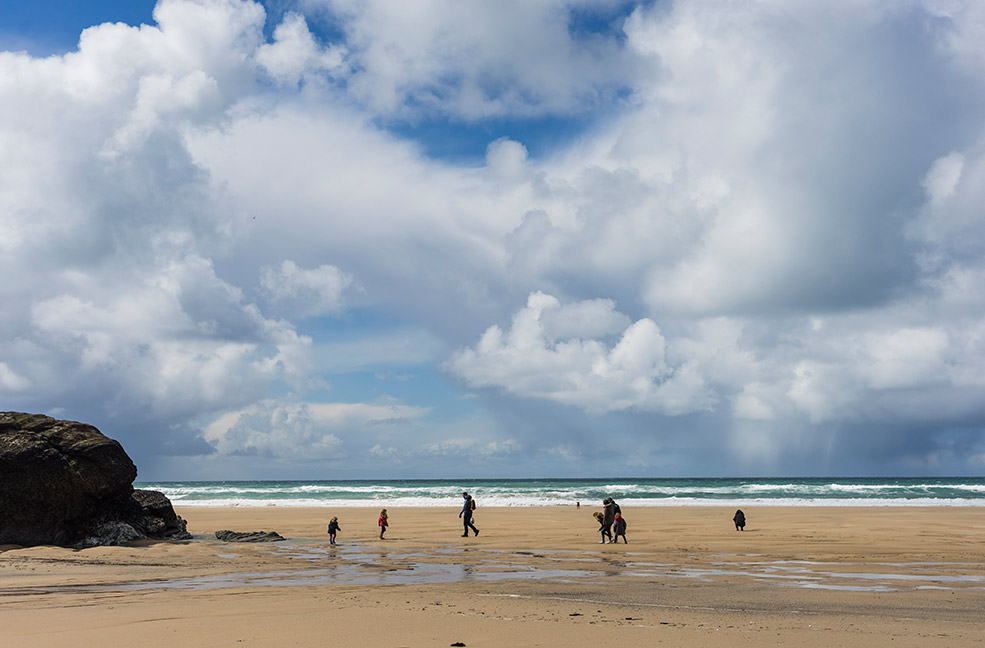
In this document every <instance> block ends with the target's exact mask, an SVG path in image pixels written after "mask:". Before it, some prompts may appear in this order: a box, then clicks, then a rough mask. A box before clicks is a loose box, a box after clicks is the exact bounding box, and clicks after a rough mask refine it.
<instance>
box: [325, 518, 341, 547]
mask: <svg viewBox="0 0 985 648" xmlns="http://www.w3.org/2000/svg"><path fill="white" fill-rule="evenodd" d="M341 530H342V527H340V526H339V519H338V518H337V517H333V518H332V521H331V522H329V523H328V541H329V543H330V544H335V534H336V533H338V532H339V531H341Z"/></svg>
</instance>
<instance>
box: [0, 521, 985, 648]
mask: <svg viewBox="0 0 985 648" xmlns="http://www.w3.org/2000/svg"><path fill="white" fill-rule="evenodd" d="M597 509H598V507H593V506H582V507H581V508H580V509H576V508H574V507H558V508H515V509H507V508H498V509H493V508H489V509H480V510H478V511H477V512H476V526H477V527H478V528H479V529H480V531H481V533H480V535H479V537H477V538H475V537H470V538H467V539H466V538H462V537H460V535H461V531H462V527H461V525H460V522H459V520H458V519H457V511H458V510H457V508H454V507H449V508H418V509H401V508H392V507H388V512H389V516H390V523H391V527H390V530H389V531H388V532H387V534H386V538H387V539H386V540H382V541H381V540H379V539H378V538H377V534H378V529H377V527H376V519H377V515H378V513H379V509H378V508H372V509H368V508H365V509H364V508H344V509H335V510H330V509H321V508H318V509H305V508H278V507H264V508H229V509H212V508H179V509H178V512H179V514H180V515H182V517H184V518H185V519H186V520H188V523H189V531H191V532H192V533H193V534H195V536H196V539H195V540H193V541H189V542H180V543H175V542H168V543H160V542H159V543H139V544H136V545H134V546H127V547H99V548H93V549H87V550H84V551H72V550H68V549H59V548H53V547H35V548H16V547H10V546H6V547H0V550H2V553H0V646H8V645H9V646H18V647H21V646H25V647H31V646H39V647H40V646H44V647H51V648H59V647H61V646H65V647H69V646H71V647H73V648H75V647H78V646H97V645H98V646H105V647H113V646H121V647H122V646H133V645H140V646H149V647H153V646H174V645H185V646H232V645H236V646H239V645H243V646H251V645H252V646H276V645H285V646H325V645H348V646H368V647H373V646H381V647H383V646H388V647H395V646H409V647H418V646H451V645H453V644H455V643H463V644H465V645H466V646H472V647H475V646H490V647H491V646H510V645H515V646H642V645H654V644H661V643H662V644H666V645H672V646H687V645H693V646H710V647H716V646H774V645H781V644H798V645H801V646H825V647H830V646H833V645H834V646H846V645H847V646H859V647H860V648H861V647H863V646H865V647H869V646H928V645H939V646H983V645H985V630H983V627H985V508H978V507H968V508H823V507H817V508H815V507H803V508H785V507H768V508H761V509H756V508H745V509H744V510H745V511H746V514H747V516H748V523H747V527H746V530H745V531H744V532H737V531H735V529H734V527H733V525H732V523H731V517H732V513H733V512H734V510H733V509H725V508H718V507H682V508H677V507H646V508H630V507H627V508H624V513H625V516H626V518H627V521H628V523H629V529H628V533H627V536H628V540H629V544H621V543H620V544H618V545H614V544H604V545H602V544H598V540H599V536H598V534H597V533H596V528H597V525H596V524H595V522H594V520H593V519H592V518H591V513H592V511H594V510H597ZM332 515H337V516H338V517H339V522H340V524H341V526H342V531H341V532H340V533H339V536H338V544H337V545H336V546H334V547H332V546H330V545H329V544H328V539H327V536H326V534H325V527H326V526H327V524H328V520H329V519H330V518H331V517H332ZM218 529H231V530H234V531H256V530H265V531H271V530H272V531H277V532H278V533H280V534H281V535H283V536H285V537H287V538H288V540H287V541H286V542H279V543H269V544H232V543H222V542H218V541H216V540H214V538H213V537H212V534H213V532H214V531H216V530H218ZM210 538H211V539H210Z"/></svg>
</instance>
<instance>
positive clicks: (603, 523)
mask: <svg viewBox="0 0 985 648" xmlns="http://www.w3.org/2000/svg"><path fill="white" fill-rule="evenodd" d="M593 515H594V516H595V519H596V520H597V521H598V523H599V532H600V533H601V534H602V539H601V540H599V544H605V543H606V542H609V543H615V542H619V538H620V537H622V541H623V543H625V544H629V540H627V539H626V520H625V519H623V517H622V509H620V508H619V505H618V504H616V501H615V500H614V499H612V498H611V497H606V498H605V499H604V500H602V510H601V511H596V512H595V513H594V514H593Z"/></svg>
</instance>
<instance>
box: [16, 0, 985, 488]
mask: <svg viewBox="0 0 985 648" xmlns="http://www.w3.org/2000/svg"><path fill="white" fill-rule="evenodd" d="M277 7H278V10H277V11H276V12H275V11H273V10H272V9H271V8H270V7H269V6H268V7H265V6H264V5H262V4H260V3H256V2H252V1H248V0H159V2H158V3H157V5H156V7H155V8H154V12H153V20H152V21H150V23H151V24H142V25H139V26H133V25H128V24H125V23H101V24H94V25H92V26H89V27H87V28H86V29H84V30H82V31H81V33H80V35H79V40H78V43H77V46H74V47H67V48H66V53H55V54H45V53H37V52H33V53H32V52H31V51H30V50H29V49H28V50H25V51H2V52H0V151H2V152H3V154H2V156H0V266H2V276H3V280H2V281H0V298H2V300H3V303H4V308H3V309H2V310H0V402H2V403H3V409H14V410H26V411H40V412H45V413H49V414H51V415H54V416H60V417H67V418H73V419H78V420H84V421H87V422H91V423H93V424H95V425H97V426H99V427H100V428H101V429H102V430H103V431H104V432H106V433H107V434H109V435H110V436H113V437H115V438H118V439H119V440H120V441H121V442H123V443H124V446H125V447H127V449H128V451H129V452H130V454H131V455H132V456H133V457H134V459H135V461H136V463H137V464H138V466H139V467H140V468H141V478H143V479H195V478H199V479H218V478H235V477H243V478H263V477H270V478H284V477H305V478H312V477H325V478H331V477H339V478H341V477H349V478H358V477H373V478H379V477H414V476H420V477H469V476H482V475H486V476H528V475H554V476H563V475H581V476H584V475H607V474H608V475H630V474H645V475H653V476H663V475H668V476H670V475H760V474H774V475H784V474H805V475H832V474H900V475H902V474H950V473H960V474H968V473H971V474H980V473H982V471H983V470H985V212H983V209H985V208H983V205H985V117H983V115H985V39H983V38H981V31H982V27H981V26H982V24H983V22H985V6H983V5H982V4H981V3H976V2H961V1H960V0H953V1H950V2H944V1H940V0H907V1H903V2H895V3H885V2H875V1H867V0H845V1H844V2H841V1H838V2H831V1H830V0H804V1H803V2H797V3H793V4H791V3H789V2H785V1H783V2H781V1H775V2H774V1H766V2H758V3H738V4H737V3H731V2H714V1H712V2H708V1H702V2H694V1H691V0H674V1H673V2H659V3H650V2H640V3H632V2H624V1H622V0H608V1H603V0H599V1H598V2H586V1H585V0H544V2H535V3H533V2H512V1H510V2H497V3H487V2H481V1H479V0H467V1H464V2H463V1H461V0H458V1H454V2H452V1H451V0H431V1H429V2H415V3H402V4H394V3H391V2H383V1H381V0H359V1H358V2H356V1H351V0H296V1H295V2H291V3H286V4H285V3H278V4H277ZM285 7H286V10H284V9H285ZM3 42H5V41H4V40H3V39H0V43H3ZM452 145H454V146H457V147H458V148H457V149H455V152H453V153H448V151H450V150H451V149H450V148H449V146H452Z"/></svg>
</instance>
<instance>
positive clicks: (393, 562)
mask: <svg viewBox="0 0 985 648" xmlns="http://www.w3.org/2000/svg"><path fill="white" fill-rule="evenodd" d="M263 549H264V550H266V551H269V552H271V553H274V554H278V555H281V556H286V557H288V558H290V559H292V560H301V561H307V562H310V563H313V564H317V567H314V566H313V567H312V568H311V569H296V570H280V571H268V572H257V573H234V574H221V575H212V576H195V577H189V578H172V579H163V580H147V581H132V582H122V583H106V584H93V585H73V586H53V587H25V588H17V590H16V591H12V590H7V591H5V592H4V594H8V595H9V594H17V593H20V594H48V593H55V592H83V593H99V592H125V591H141V590H205V589H218V588H230V587H303V586H319V585H415V584H429V583H457V582H469V581H475V582H489V581H504V580H530V579H561V580H567V581H571V580H576V579H583V578H597V577H599V576H602V575H603V574H611V575H619V576H629V577H639V578H647V579H655V580H700V581H708V582H713V581H715V580H716V579H721V578H735V577H741V578H751V579H753V580H756V581H759V582H763V583H774V584H776V585H777V586H783V587H800V588H808V589H826V590H841V591H858V592H892V591H900V590H902V589H907V590H915V589H954V588H955V587H959V588H962V589H974V590H985V574H983V572H982V569H981V565H974V564H967V563H954V564H950V563H914V564H912V565H907V564H897V563H892V564H890V563H886V564H874V565H860V564H846V563H842V564H839V565H834V564H831V563H820V562H815V561H806V560H780V561H762V560H733V561H722V560H716V561H714V562H710V563H707V564H705V565H700V566H692V565H688V564H680V563H658V562H650V561H647V560H646V558H650V557H651V555H650V554H644V553H639V552H632V553H629V552H627V553H625V554H622V555H620V556H619V557H618V559H617V558H616V557H614V556H608V555H603V556H600V555H599V554H598V553H596V552H588V551H583V552H579V551H571V550H564V551H549V550H548V551H536V552H530V551H505V550H494V549H491V550H485V551H481V550H468V549H455V548H438V549H435V550H434V551H432V552H421V551H416V552H415V551H409V552H406V553H404V552H399V551H397V552H395V551H392V550H391V551H379V550H369V551H367V550H366V549H365V548H363V547H360V546H359V545H358V544H346V545H341V546H340V545H335V546H331V545H311V544H303V543H295V542H288V543H278V544H277V545H269V546H265V547H263ZM466 552H468V553H469V554H470V555H473V556H475V558H478V560H475V558H473V559H471V560H470V564H462V563H461V562H429V561H427V560H422V559H427V558H429V557H438V556H440V557H442V558H443V559H447V558H449V557H454V556H456V555H457V556H461V555H464V554H465V553H466ZM473 552H474V553H473ZM480 556H481V557H480ZM216 557H218V558H224V559H236V558H237V557H238V555H237V554H235V553H226V552H223V553H217V554H216ZM724 557H726V556H723V555H717V556H714V558H718V559H721V558H724ZM730 557H734V558H758V556H751V555H750V556H741V557H740V556H730ZM473 560H474V561H475V562H472V561H473ZM530 560H535V561H537V564H525V563H526V562H527V561H530ZM572 563H579V567H577V568H576V567H575V566H574V565H573V564H572ZM832 567H840V568H843V569H846V570H847V569H851V568H856V567H874V568H876V569H880V568H881V569H886V571H885V572H881V571H875V572H868V571H831V568H832ZM898 571H906V572H908V573H897V572H898ZM945 572H946V573H945Z"/></svg>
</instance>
